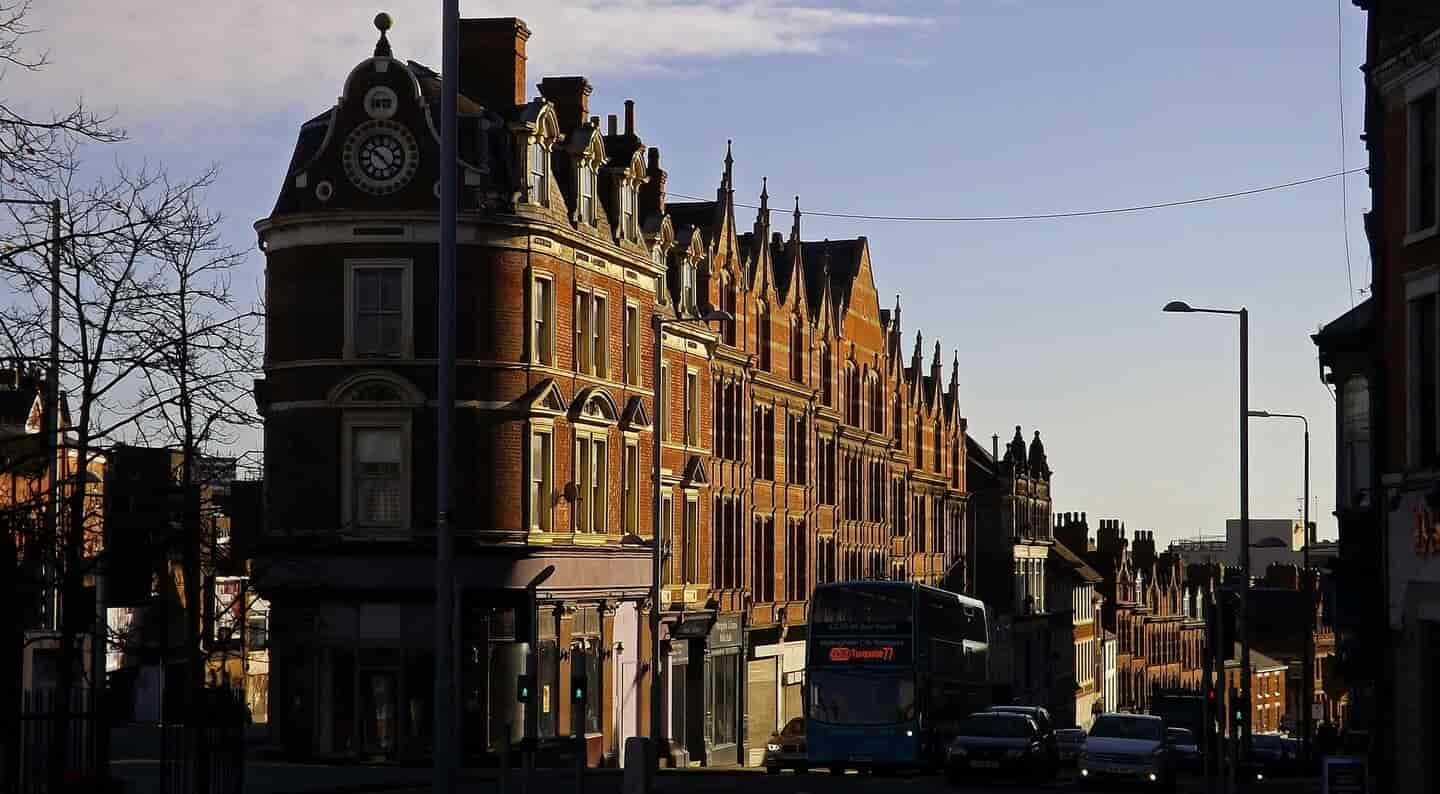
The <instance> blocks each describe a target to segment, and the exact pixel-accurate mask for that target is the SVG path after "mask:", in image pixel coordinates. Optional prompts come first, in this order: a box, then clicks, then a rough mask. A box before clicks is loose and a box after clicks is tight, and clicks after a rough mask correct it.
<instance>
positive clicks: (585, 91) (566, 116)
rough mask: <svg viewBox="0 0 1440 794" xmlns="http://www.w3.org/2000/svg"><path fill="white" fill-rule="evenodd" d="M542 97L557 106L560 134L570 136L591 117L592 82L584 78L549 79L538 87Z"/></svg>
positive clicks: (556, 114) (542, 81)
mask: <svg viewBox="0 0 1440 794" xmlns="http://www.w3.org/2000/svg"><path fill="white" fill-rule="evenodd" d="M537 87H538V88H539V89H540V96H542V97H545V98H546V99H547V100H549V101H550V104H552V105H554V106H555V120H556V121H558V122H559V123H560V132H561V134H564V135H569V134H570V133H571V131H573V130H574V129H575V128H576V127H580V126H582V125H584V124H585V119H586V118H587V117H589V115H590V91H591V88H590V81H588V80H586V79H585V78H583V77H547V78H545V79H544V80H541V81H540V85H539V86H537Z"/></svg>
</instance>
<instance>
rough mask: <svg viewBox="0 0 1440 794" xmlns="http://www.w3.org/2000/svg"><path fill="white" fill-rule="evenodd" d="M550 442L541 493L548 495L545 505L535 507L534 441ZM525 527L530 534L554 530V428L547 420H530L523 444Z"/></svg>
mask: <svg viewBox="0 0 1440 794" xmlns="http://www.w3.org/2000/svg"><path fill="white" fill-rule="evenodd" d="M542 436H543V437H545V438H548V439H549V441H550V450H549V452H550V460H549V470H548V471H546V472H544V473H543V482H544V487H543V488H542V492H543V493H545V494H550V496H549V497H547V498H546V499H545V504H543V505H537V504H536V503H535V502H536V499H535V489H534V483H535V440H536V439H537V438H539V437H542ZM524 454H525V500H526V504H525V525H526V526H527V527H529V528H530V531H532V532H551V531H554V529H555V501H554V497H553V494H554V493H555V427H554V424H553V423H551V422H550V421H548V420H534V419H532V420H530V425H529V428H528V430H527V433H526V444H525V452H524Z"/></svg>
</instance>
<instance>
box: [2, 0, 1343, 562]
mask: <svg viewBox="0 0 1440 794" xmlns="http://www.w3.org/2000/svg"><path fill="white" fill-rule="evenodd" d="M432 6H433V8H432ZM438 7H439V2H438V0H430V1H428V2H423V3H421V2H415V1H414V0H404V2H391V1H390V0H385V1H384V2H374V1H373V0H372V2H365V3H362V2H356V0H313V1H311V2H305V3H287V2H282V1H281V0H259V1H258V2H253V3H247V4H236V5H235V7H234V8H230V7H228V4H211V3H193V4H175V3H173V2H168V1H167V2H162V1H161V0H134V2H129V3H125V4H107V3H99V2H97V1H96V0H87V2H74V0H37V5H36V7H35V9H34V11H33V16H32V21H33V23H34V25H35V26H36V27H37V28H40V30H39V31H38V32H37V33H36V34H35V36H34V40H33V42H32V43H31V45H30V46H32V47H34V48H36V49H48V50H49V51H50V54H51V59H52V61H53V64H52V66H51V67H50V68H49V69H48V70H47V71H46V72H43V73H41V74H37V75H17V74H15V73H13V72H12V73H11V74H8V75H6V76H5V78H4V85H3V90H5V91H6V92H7V96H8V97H11V98H14V99H16V100H17V101H19V102H20V103H22V104H24V105H26V106H28V107H31V108H43V107H46V106H47V105H48V104H49V103H53V102H56V101H60V100H57V99H56V98H57V97H59V98H66V97H76V96H84V98H85V100H86V101H87V102H88V103H91V104H93V105H95V106H98V107H114V108H116V109H117V110H118V112H119V120H120V121H121V122H122V123H123V124H124V125H125V126H126V127H127V128H128V129H129V131H130V133H131V136H132V138H131V141H130V142H129V143H126V144H124V145H122V146H120V147H117V148H116V150H115V152H114V153H113V154H112V153H105V152H97V153H96V156H97V157H110V156H119V157H121V158H122V159H126V160H139V159H142V158H146V159H149V160H150V161H151V162H163V163H164V164H165V165H166V166H167V167H168V168H169V170H170V171H172V172H173V173H176V174H187V173H193V172H195V171H197V170H199V169H200V168H202V167H203V166H204V165H206V164H208V163H210V162H216V163H218V164H220V166H221V167H222V168H223V169H224V170H223V174H222V177H221V181H220V183H219V185H218V186H217V188H216V190H215V191H214V193H213V195H212V202H211V203H212V205H213V206H214V208H215V209H217V210H220V211H222V212H223V213H225V215H226V216H227V217H228V218H230V221H231V229H232V232H231V242H232V244H234V245H236V246H238V247H241V248H249V249H250V250H251V251H252V252H253V250H254V246H253V241H254V235H253V232H251V231H250V228H249V227H250V224H251V223H252V222H253V221H254V220H256V219H258V218H260V217H263V216H264V215H265V214H267V213H268V211H269V208H270V206H271V203H272V202H273V200H274V197H275V194H276V190H277V188H278V186H279V180H280V178H281V175H282V173H283V169H284V166H285V163H286V161H287V159H288V157H289V153H290V149H291V145H292V143H293V140H294V133H295V130H296V128H297V127H298V125H299V124H300V123H301V122H302V121H304V120H305V119H306V118H309V117H310V116H312V115H314V114H315V113H317V112H319V111H320V110H322V109H324V108H325V107H326V106H327V105H328V104H329V103H331V102H333V101H334V98H335V96H336V95H337V94H338V93H339V91H340V89H341V84H342V81H343V80H344V77H345V75H346V73H347V72H348V71H349V69H350V68H351V67H352V66H353V65H354V63H356V62H357V61H359V60H360V59H362V58H364V57H366V56H367V55H368V54H369V50H370V48H371V47H372V45H373V43H374V38H375V32H374V29H373V28H372V27H371V22H370V20H371V18H372V17H373V15H374V14H375V12H377V11H380V10H387V11H389V12H390V13H391V14H392V15H393V16H394V17H395V20H396V23H395V28H394V30H392V32H391V40H392V42H393V43H394V47H395V53H396V55H397V56H399V57H402V58H414V59H416V60H421V61H424V62H426V63H429V64H431V65H438V63H439V38H440V30H439V15H438ZM461 10H462V13H463V14H465V15H467V16H496V15H505V16H510V15H520V16H522V17H523V18H525V19H526V20H527V22H528V23H529V25H530V27H531V29H532V31H533V34H534V35H533V37H532V39H531V41H530V55H531V58H530V64H529V65H530V77H529V82H530V84H531V85H532V86H533V85H534V84H535V83H537V82H538V81H539V79H540V78H541V77H542V76H544V75H553V74H573V73H584V74H587V75H589V76H590V77H591V81H592V83H594V85H595V94H594V96H593V97H592V113H597V114H601V115H604V114H606V113H620V112H621V110H622V104H621V103H622V102H623V100H625V99H627V98H633V99H635V100H636V101H637V116H638V120H639V130H640V133H641V135H642V136H643V137H644V138H645V140H646V142H647V143H649V144H651V145H657V146H660V147H661V149H662V151H663V156H664V160H665V165H666V168H667V170H668V171H669V172H670V180H669V185H670V189H671V191H672V194H674V193H685V194H690V195H699V196H710V195H713V192H714V189H715V186H716V183H717V181H718V178H719V175H720V170H721V167H722V166H721V160H722V158H723V156H724V151H725V141H726V139H727V138H733V139H734V141H735V159H736V177H737V186H738V192H739V196H738V199H739V200H740V201H743V202H747V203H753V201H754V194H756V193H758V191H759V186H760V178H761V176H762V175H764V176H768V177H769V180H770V191H771V195H772V197H779V198H776V199H775V201H776V202H777V203H780V204H784V205H788V198H786V197H789V196H792V195H794V194H796V193H798V194H800V196H801V205H802V208H810V209H815V210H839V211H848V212H861V213H872V214H885V215H945V216H954V215H966V216H968V215H994V214H1020V213H1029V212H1047V211H1057V210H1070V209H1091V208H1103V207H1111V206H1125V205H1131V204H1141V203H1150V202H1154V201H1165V200H1171V199H1181V198H1187V197H1191V196H1200V195H1206V194H1214V193H1224V192H1229V191H1232V190H1238V189H1244V188H1250V187H1257V186H1263V185H1267V184H1274V183H1281V182H1288V181H1292V180H1295V179H1299V178H1305V177H1310V176H1315V175H1319V174H1324V173H1330V172H1334V171H1338V170H1340V166H1341V143H1340V138H1339V129H1338V118H1337V101H1338V99H1339V97H1338V95H1337V90H1338V87H1337V72H1336V69H1337V60H1336V59H1337V46H1340V47H1343V62H1342V64H1343V72H1342V74H1341V77H1342V78H1343V101H1344V107H1345V110H1346V123H1347V125H1348V129H1347V139H1346V141H1345V145H1344V149H1345V164H1346V166H1348V167H1352V168H1353V167H1356V166H1360V165H1363V164H1364V149H1363V145H1362V144H1361V142H1360V140H1359V132H1360V127H1361V123H1362V114H1361V107H1362V98H1363V86H1362V83H1361V75H1360V73H1359V71H1358V66H1359V64H1360V63H1361V60H1362V58H1363V52H1364V18H1363V15H1362V14H1360V13H1359V12H1358V11H1357V10H1356V9H1354V8H1353V6H1352V5H1351V4H1350V3H1349V2H1348V0H1341V2H1340V14H1339V19H1338V20H1337V6H1336V4H1334V3H1331V4H1325V3H1314V2H1301V0H1267V2H1264V3H1255V2H1253V0H1252V1H1250V2H1246V1H1245V0H1215V2H1210V3H1203V4H1191V3H1178V2H1162V3H1154V2H1141V1H1140V0H1129V1H1126V2H1121V1H1119V0H1109V1H1107V0H1089V1H1088V2H1084V3H1079V2H1073V1H1068V0H1054V1H1052V2H1040V1H1039V0H953V1H952V2H919V1H918V0H915V1H910V0H901V1H900V2H889V3H882V2H855V3H851V4H848V5H824V4H821V3H819V2H814V1H812V0H750V1H749V2H694V3H673V2H661V1H660V0H614V1H613V2H606V3H598V2H590V0H584V1H579V2H570V3H563V2H552V1H551V0H527V2H524V3H518V2H515V3H498V2H474V1H473V0H462V3H461ZM1337 34H1338V37H1339V39H1338V40H1337ZM1348 186H1349V189H1350V211H1349V215H1348V217H1346V218H1345V221H1346V223H1347V224H1348V226H1349V232H1350V252H1351V258H1352V272H1353V277H1354V286H1355V288H1356V289H1360V288H1363V287H1365V286H1367V285H1368V282H1369V262H1368V257H1367V253H1366V246H1365V241H1364V233H1363V230H1362V226H1361V213H1362V212H1363V211H1364V210H1365V209H1367V208H1368V206H1369V195H1368V190H1367V188H1366V184H1365V178H1364V176H1363V174H1357V175H1355V176H1352V177H1350V178H1349V181H1348ZM752 218H753V213H751V212H750V211H747V210H741V221H742V223H744V224H747V225H748V223H749V222H750V220H751V219H752ZM1341 219H1342V213H1341V196H1340V183H1339V181H1338V180H1331V181H1328V182H1323V183H1318V184H1313V185H1308V186H1304V187H1300V188H1296V189H1292V190H1285V191H1276V192H1272V193H1267V194H1263V195H1260V196H1255V197H1250V198H1243V199H1236V200H1231V201H1225V202H1216V203H1212V204H1204V205H1199V206H1191V207H1185V208H1177V209H1167V210H1159V211H1154V212H1146V213H1136V214H1128V215H1113V216H1106V217H1099V218H1082V219H1070V220H1060V221H1045V222H1025V223H1019V222H1012V223H963V224H961V223H957V224H918V223H887V222H873V221H850V220H825V219H820V218H807V219H806V221H805V228H804V232H805V236H806V237H807V238H819V237H831V238H841V237H853V236H856V235H861V234H864V235H867V236H868V237H869V238H870V241H871V246H872V250H873V253H874V260H875V263H876V272H877V287H878V288H879V290H880V293H881V295H882V296H886V297H885V299H884V304H885V305H889V304H890V303H892V302H893V299H894V295H895V294H896V293H899V294H901V296H902V298H901V301H902V306H903V310H904V324H905V326H906V329H907V338H909V339H913V332H914V330H915V329H916V328H917V327H918V328H921V329H922V330H923V331H924V334H925V339H926V343H925V345H926V355H927V356H928V355H929V352H930V349H931V346H932V341H931V340H934V339H936V338H937V337H938V338H939V339H940V340H941V343H942V345H943V347H944V351H945V352H944V358H945V362H946V365H947V368H948V365H949V361H950V357H951V355H952V352H951V351H952V350H958V351H959V355H960V377H961V390H962V391H961V393H962V410H963V412H964V414H965V415H966V416H967V417H968V418H969V422H970V428H971V433H972V434H973V435H975V436H976V437H977V438H980V439H983V440H985V441H986V442H987V443H988V439H989V437H990V435H991V434H992V433H999V434H1000V435H1001V437H1002V442H1003V440H1005V439H1006V438H1008V436H1009V435H1010V434H1011V433H1013V431H1014V426H1015V425H1016V424H1021V425H1023V426H1024V428H1025V434H1026V437H1027V438H1028V437H1029V435H1030V433H1031V432H1032V430H1033V429H1036V428H1038V429H1039V430H1040V431H1041V434H1042V436H1043V438H1044V439H1045V442H1046V447H1047V450H1048V452H1049V455H1050V460H1051V463H1052V465H1053V466H1054V468H1055V469H1056V475H1055V476H1056V479H1055V488H1054V491H1055V509H1056V510H1057V512H1058V511H1068V510H1074V511H1080V510H1084V511H1087V512H1088V513H1089V515H1090V517H1091V521H1092V525H1093V524H1094V523H1095V522H1096V519H1097V518H1099V517H1106V518H1110V517H1115V518H1121V519H1123V520H1125V521H1126V523H1127V525H1128V526H1129V527H1130V528H1132V529H1134V528H1149V529H1154V530H1155V531H1156V533H1157V535H1158V536H1159V537H1160V538H1161V539H1164V538H1168V537H1172V536H1178V535H1189V534H1193V533H1195V532H1197V531H1201V530H1204V531H1207V532H1223V528H1224V520H1225V519H1226V518H1227V517H1231V516H1234V515H1236V514H1237V511H1238V507H1237V500H1238V496H1237V493H1238V490H1237V489H1238V486H1237V483H1236V475H1235V471H1236V454H1237V453H1236V449H1237V444H1236V440H1235V438H1236V431H1237V427H1238V424H1237V422H1238V419H1237V416H1236V413H1237V407H1236V398H1235V387H1236V378H1237V374H1236V373H1237V369H1236V340H1237V332H1236V327H1235V323H1234V322H1233V321H1231V320H1229V319H1227V318H1223V317H1212V316H1203V315H1190V316H1179V315H1164V314H1161V313H1160V310H1159V309H1160V307H1161V306H1162V305H1163V304H1164V303H1165V302H1166V301H1167V300H1169V299H1171V298H1184V299H1187V300H1189V301H1191V302H1192V303H1194V304H1196V305H1213V306H1239V305H1242V304H1243V305H1247V306H1248V307H1249V308H1250V310H1251V314H1252V317H1251V403H1252V406H1253V407H1255V408H1265V409H1269V410H1272V411H1288V412H1295V413H1303V414H1307V415H1308V416H1309V417H1310V419H1311V423H1312V426H1313V430H1314V437H1313V439H1312V448H1313V454H1314V459H1313V464H1312V466H1313V471H1314V473H1315V481H1314V483H1313V486H1312V490H1313V492H1314V496H1315V506H1316V508H1317V509H1312V513H1314V514H1317V515H1319V516H1320V518H1319V519H1318V520H1319V523H1320V528H1321V529H1320V533H1321V535H1322V536H1333V535H1334V520H1333V519H1332V518H1331V517H1330V515H1329V512H1330V509H1331V506H1332V505H1333V502H1334V498H1333V471H1334V454H1333V446H1334V437H1333V415H1334V414H1333V402H1332V398H1331V397H1330V395H1329V394H1328V393H1327V390H1326V388H1325V387H1324V386H1323V385H1322V384H1321V383H1320V381H1319V377H1318V369H1317V365H1316V357H1315V348H1314V346H1313V344H1312V343H1311V342H1310V340H1309V334H1311V333H1313V332H1314V331H1315V330H1316V328H1317V327H1318V325H1320V324H1321V323H1323V322H1325V321H1327V320H1329V319H1331V318H1333V317H1335V316H1336V315H1338V314H1340V313H1341V312H1343V311H1344V310H1345V309H1347V308H1349V306H1350V305H1351V301H1352V292H1351V290H1350V287H1349V286H1348V285H1347V276H1346V260H1345V243H1344V239H1343V233H1344V228H1343V225H1342V222H1341ZM786 225H787V226H788V221H787V222H786ZM262 266H263V263H262V260H261V257H260V256H259V255H258V253H254V254H252V259H251V270H252V273H253V280H254V281H256V282H258V281H259V280H260V278H261V268H262ZM1353 297H1354V299H1356V300H1358V299H1361V298H1362V297H1363V296H1362V295H1358V294H1357V295H1353ZM907 344H909V343H908V342H907ZM1300 438H1301V437H1300V430H1299V428H1298V427H1296V426H1292V425H1291V424H1290V423H1277V422H1256V423H1254V424H1252V433H1251V439H1252V441H1251V447H1252V449H1251V460H1252V466H1251V471H1252V486H1251V509H1252V514H1254V515H1256V516H1267V517H1270V516H1275V517H1278V516H1292V515H1296V514H1297V511H1298V509H1299V504H1300V503H1299V495H1300V490H1301V477H1300V461H1301V452H1300V449H1301V442H1300Z"/></svg>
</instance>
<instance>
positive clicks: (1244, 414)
mask: <svg viewBox="0 0 1440 794" xmlns="http://www.w3.org/2000/svg"><path fill="white" fill-rule="evenodd" d="M1164 311H1167V312H1172V313H1182V314H1191V313H1193V314H1228V315H1232V316H1235V317H1239V318H1240V569H1241V571H1242V572H1243V575H1244V577H1245V582H1244V587H1242V588H1240V613H1239V614H1238V615H1237V616H1236V624H1237V626H1236V629H1237V631H1238V632H1239V633H1240V697H1241V699H1242V700H1243V701H1244V702H1245V703H1246V704H1247V707H1248V704H1249V703H1250V702H1251V700H1250V631H1249V614H1250V312H1249V310H1248V309H1246V308H1244V307H1241V308H1239V309H1200V308H1196V307H1193V306H1191V305H1190V304H1188V303H1186V302H1185V301H1170V302H1169V303H1167V304H1165V308H1164ZM1251 717H1253V712H1252V714H1250V715H1247V716H1246V719H1245V722H1244V724H1243V725H1242V726H1241V731H1240V733H1241V736H1240V758H1241V760H1242V761H1248V760H1250V737H1251V730H1250V727H1251V726H1250V723H1251Z"/></svg>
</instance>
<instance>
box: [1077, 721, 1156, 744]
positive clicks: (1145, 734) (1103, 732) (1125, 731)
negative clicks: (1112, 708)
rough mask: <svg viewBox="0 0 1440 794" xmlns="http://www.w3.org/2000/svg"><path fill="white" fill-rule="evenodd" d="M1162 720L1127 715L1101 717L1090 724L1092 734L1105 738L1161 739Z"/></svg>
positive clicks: (1154, 740)
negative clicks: (1135, 717) (1129, 717)
mask: <svg viewBox="0 0 1440 794" xmlns="http://www.w3.org/2000/svg"><path fill="white" fill-rule="evenodd" d="M1161 724H1162V723H1161V722H1160V720H1154V719H1151V720H1143V719H1128V718H1125V717H1099V718H1097V719H1096V720H1095V724H1094V725H1092V726H1090V735H1091V736H1092V737H1095V738H1105V739H1143V740H1146V741H1152V742H1158V741H1160V738H1161V737H1160V726H1161Z"/></svg>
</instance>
